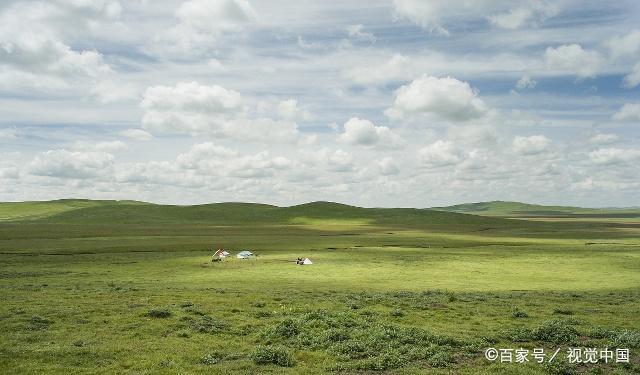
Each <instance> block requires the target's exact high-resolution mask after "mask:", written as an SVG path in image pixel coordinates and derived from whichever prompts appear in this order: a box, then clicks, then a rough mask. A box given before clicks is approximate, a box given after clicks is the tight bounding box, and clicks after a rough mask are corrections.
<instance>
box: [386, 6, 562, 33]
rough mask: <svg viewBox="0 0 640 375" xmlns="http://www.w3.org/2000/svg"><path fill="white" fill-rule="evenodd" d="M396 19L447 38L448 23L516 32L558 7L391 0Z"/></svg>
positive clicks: (545, 17)
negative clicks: (485, 22) (485, 25)
mask: <svg viewBox="0 0 640 375" xmlns="http://www.w3.org/2000/svg"><path fill="white" fill-rule="evenodd" d="M393 5H394V11H395V14H396V16H397V17H398V18H402V19H408V20H409V21H411V22H413V23H415V24H417V25H418V26H420V27H422V28H424V29H425V30H428V31H430V32H432V33H437V34H441V35H449V30H448V29H447V28H446V27H445V25H446V24H447V23H451V24H454V25H455V24H459V23H464V22H469V23H472V22H477V21H479V20H482V19H487V20H488V21H489V22H490V23H491V24H493V25H495V26H497V27H501V28H505V29H517V28H520V27H523V26H525V25H532V26H535V25H536V24H538V23H539V22H542V21H544V20H545V19H547V18H549V17H553V16H555V15H556V14H558V12H559V11H560V4H559V3H557V2H551V1H537V0H533V1H520V2H513V1H508V0H474V1H459V2H456V3H455V4H452V3H451V2H450V1H447V0H429V1H423V0H394V2H393Z"/></svg>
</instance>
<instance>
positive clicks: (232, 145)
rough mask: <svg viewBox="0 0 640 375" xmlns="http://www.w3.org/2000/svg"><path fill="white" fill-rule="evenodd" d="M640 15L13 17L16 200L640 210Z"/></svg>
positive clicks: (547, 5)
mask: <svg viewBox="0 0 640 375" xmlns="http://www.w3.org/2000/svg"><path fill="white" fill-rule="evenodd" d="M639 24H640V4H638V3H637V2H635V1H619V2H616V3H615V4H613V5H612V4H605V3H603V2H599V1H574V0H558V1H544V0H527V1H524V0H523V1H503V0H478V1H465V0H459V1H451V0H449V1H443V0H433V1H418V0H386V1H371V2H368V4H367V6H366V7H365V6H363V5H361V4H359V3H357V2H344V1H322V2H319V1H296V2H291V1H258V0H189V1H148V0H132V1H127V2H124V1H118V0H52V1H37V0H26V1H4V2H2V3H1V4H0V200H3V201H16V200H44V199H56V198H70V197H77V198H102V199H138V200H145V201H152V202H160V203H174V204H193V203H205V202H220V201H250V202H264V203H273V204H279V205H290V204H297V203H302V202H307V201H314V200H331V201H338V202H344V203H350V204H356V205H362V206H406V207H429V206H438V205H446V204H454V203H461V202H470V201H484V200H498V199H499V200H518V201H525V202H533V203H542V204H566V205H580V206H592V207H598V206H638V205H640V200H639V198H640V179H639V178H638V176H639V175H640V95H639V87H640V27H638V26H637V25H639Z"/></svg>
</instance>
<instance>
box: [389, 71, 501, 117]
mask: <svg viewBox="0 0 640 375" xmlns="http://www.w3.org/2000/svg"><path fill="white" fill-rule="evenodd" d="M488 112H489V108H488V106H487V105H486V104H485V103H484V101H482V99H480V98H479V97H478V94H477V92H476V91H475V90H473V89H472V88H471V86H469V84H468V83H467V82H463V81H459V80H457V79H455V78H452V77H444V78H437V77H431V76H428V75H424V76H422V77H420V78H418V79H416V80H414V81H412V82H411V83H410V84H408V85H404V86H402V87H400V88H399V89H398V90H396V92H395V100H394V103H393V106H392V107H391V108H389V109H388V110H387V111H385V114H386V115H387V116H389V117H390V118H394V119H409V118H412V117H416V116H418V117H420V116H427V117H432V118H436V119H443V120H448V121H452V122H463V121H468V120H474V119H479V118H482V117H484V116H486V115H487V113H488Z"/></svg>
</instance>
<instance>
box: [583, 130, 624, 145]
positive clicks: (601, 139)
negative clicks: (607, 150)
mask: <svg viewBox="0 0 640 375" xmlns="http://www.w3.org/2000/svg"><path fill="white" fill-rule="evenodd" d="M617 140H618V136H617V135H615V134H607V133H596V134H594V135H592V136H591V137H589V143H591V144H594V145H607V144H611V143H615V142H616V141H617Z"/></svg>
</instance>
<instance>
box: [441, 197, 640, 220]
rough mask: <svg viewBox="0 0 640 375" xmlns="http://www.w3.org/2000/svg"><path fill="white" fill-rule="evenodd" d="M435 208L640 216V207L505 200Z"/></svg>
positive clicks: (514, 213)
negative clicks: (528, 202)
mask: <svg viewBox="0 0 640 375" xmlns="http://www.w3.org/2000/svg"><path fill="white" fill-rule="evenodd" d="M433 209H434V210H440V211H447V212H457V213H466V214H472V215H484V216H506V217H535V216H546V217H611V218H615V217H619V218H624V217H640V209H631V208H628V209H626V208H625V209H622V208H620V209H618V208H582V207H571V206H543V205H537V204H527V203H520V202H505V201H492V202H478V203H464V204H458V205H454V206H448V207H434V208H433Z"/></svg>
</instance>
